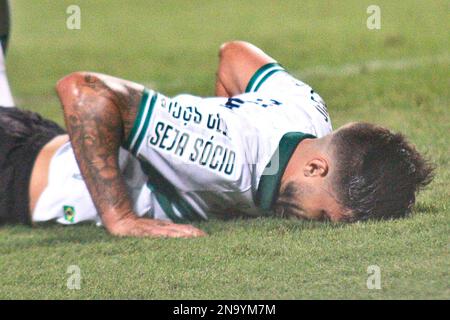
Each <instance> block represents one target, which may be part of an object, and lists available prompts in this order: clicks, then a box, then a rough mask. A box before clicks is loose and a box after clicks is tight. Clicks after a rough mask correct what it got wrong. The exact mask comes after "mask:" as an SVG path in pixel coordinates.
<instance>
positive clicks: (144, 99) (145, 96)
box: [123, 89, 150, 150]
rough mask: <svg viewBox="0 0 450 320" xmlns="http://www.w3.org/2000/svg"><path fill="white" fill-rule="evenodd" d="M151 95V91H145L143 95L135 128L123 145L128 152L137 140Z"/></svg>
mask: <svg viewBox="0 0 450 320" xmlns="http://www.w3.org/2000/svg"><path fill="white" fill-rule="evenodd" d="M149 95H150V93H149V91H148V90H147V89H144V92H143V93H142V98H141V103H140V104H139V109H138V113H137V115H136V119H135V120H134V124H133V128H132V129H131V131H130V134H129V135H128V139H127V141H126V142H125V143H124V144H123V147H124V148H125V149H127V150H130V149H131V147H132V146H131V145H132V143H133V140H135V137H136V134H137V132H138V130H139V127H140V125H141V121H142V118H143V115H144V113H145V110H146V108H145V106H146V105H147V101H148V99H149Z"/></svg>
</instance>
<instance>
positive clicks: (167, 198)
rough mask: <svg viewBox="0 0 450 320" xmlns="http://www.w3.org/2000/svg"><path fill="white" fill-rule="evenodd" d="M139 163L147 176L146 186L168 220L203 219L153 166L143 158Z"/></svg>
mask: <svg viewBox="0 0 450 320" xmlns="http://www.w3.org/2000/svg"><path fill="white" fill-rule="evenodd" d="M141 165H142V170H143V171H144V173H145V175H146V176H147V177H148V181H147V186H148V187H149V189H150V190H151V191H152V192H153V193H154V194H155V196H156V200H157V201H158V203H159V205H160V206H161V208H162V209H163V210H164V213H165V214H166V215H167V217H169V218H170V220H172V221H173V222H176V223H179V222H186V221H189V222H193V221H201V220H205V218H204V217H203V216H202V215H200V214H199V213H197V211H195V209H194V208H193V207H192V206H191V205H190V204H189V203H188V202H187V201H186V200H184V199H183V198H182V197H180V196H179V194H178V191H177V189H176V188H175V187H174V186H173V185H172V184H171V183H170V182H169V181H168V180H167V179H166V178H165V177H164V176H163V175H162V174H161V173H160V172H159V171H158V170H156V168H155V167H153V166H152V165H151V164H149V163H148V162H145V161H143V160H141ZM174 208H176V209H177V211H178V212H179V213H180V214H181V217H179V216H178V215H177V214H176V213H175V209H174Z"/></svg>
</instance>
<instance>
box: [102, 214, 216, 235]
mask: <svg viewBox="0 0 450 320" xmlns="http://www.w3.org/2000/svg"><path fill="white" fill-rule="evenodd" d="M108 231H109V232H110V233H111V234H113V235H116V236H122V237H125V236H132V237H155V238H156V237H167V238H194V237H202V236H206V235H207V234H206V233H205V232H204V231H202V230H200V229H198V228H196V227H194V226H192V225H189V224H176V223H172V222H168V221H162V220H155V219H146V218H136V217H133V218H127V219H123V220H121V221H119V222H118V223H116V224H115V225H114V226H112V227H111V228H109V229H108Z"/></svg>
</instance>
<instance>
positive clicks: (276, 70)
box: [254, 69, 283, 92]
mask: <svg viewBox="0 0 450 320" xmlns="http://www.w3.org/2000/svg"><path fill="white" fill-rule="evenodd" d="M278 71H283V69H274V70H270V71H269V72H267V73H266V75H265V76H264V77H262V78H261V81H259V83H258V84H257V85H256V87H255V90H254V91H255V92H256V91H258V89H259V87H261V85H262V84H263V83H264V82H265V81H266V80H267V79H269V77H270V76H271V75H272V74H274V73H275V72H278Z"/></svg>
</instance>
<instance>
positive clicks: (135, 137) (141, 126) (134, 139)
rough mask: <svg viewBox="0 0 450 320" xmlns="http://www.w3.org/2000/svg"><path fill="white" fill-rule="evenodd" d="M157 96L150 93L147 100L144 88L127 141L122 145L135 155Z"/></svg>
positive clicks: (144, 133)
mask: <svg viewBox="0 0 450 320" xmlns="http://www.w3.org/2000/svg"><path fill="white" fill-rule="evenodd" d="M157 98H158V94H157V93H153V94H152V95H151V100H150V101H149V99H150V92H149V91H148V90H147V89H145V91H144V94H143V96H142V100H141V105H140V107H139V111H138V115H137V117H136V120H135V121H134V125H133V129H132V130H131V133H130V135H129V137H128V139H127V142H126V143H125V145H124V147H125V148H126V149H128V150H129V151H130V152H131V153H132V154H134V155H137V151H138V150H139V147H140V146H141V143H142V141H143V140H144V137H145V135H146V133H147V130H148V127H149V125H150V120H151V117H152V113H153V109H154V107H155V103H156V100H157Z"/></svg>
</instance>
